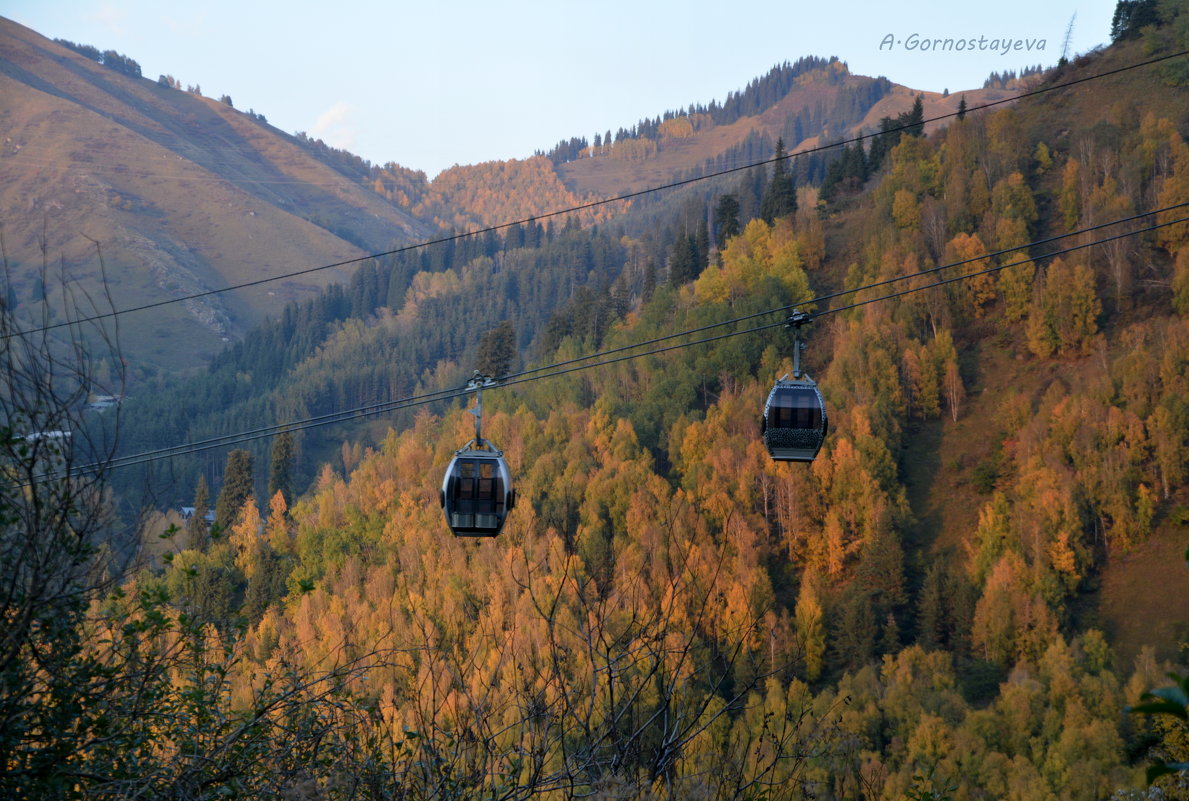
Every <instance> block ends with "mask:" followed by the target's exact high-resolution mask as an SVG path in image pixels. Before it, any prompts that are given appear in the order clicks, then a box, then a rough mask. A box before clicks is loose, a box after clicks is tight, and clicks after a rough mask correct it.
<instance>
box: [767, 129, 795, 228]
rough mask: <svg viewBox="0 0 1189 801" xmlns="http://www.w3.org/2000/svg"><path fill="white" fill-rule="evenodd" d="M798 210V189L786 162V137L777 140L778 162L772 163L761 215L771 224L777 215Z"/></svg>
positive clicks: (781, 215) (784, 214)
mask: <svg viewBox="0 0 1189 801" xmlns="http://www.w3.org/2000/svg"><path fill="white" fill-rule="evenodd" d="M796 211H797V191H796V189H795V188H794V187H793V176H792V173H790V172H789V169H788V164H786V163H785V153H784V139H777V140H776V163H775V164H773V165H772V180H771V181H770V182H769V184H768V188H767V189H766V190H764V199H763V201H762V202H761V203H760V217H762V218H763V220H764V222H766V223H768V224H769V225H771V224H772V222H773V221H774V220H775V219H776V218H777V217H785V216H787V215H789V214H793V213H794V212H796Z"/></svg>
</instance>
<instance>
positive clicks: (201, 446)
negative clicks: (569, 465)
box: [41, 203, 1189, 478]
mask: <svg viewBox="0 0 1189 801" xmlns="http://www.w3.org/2000/svg"><path fill="white" fill-rule="evenodd" d="M1184 205H1186V204H1183V203H1182V204H1177V205H1174V206H1170V207H1169V208H1170V209H1173V208H1178V207H1180V206H1184ZM1163 211H1164V209H1161V210H1158V211H1156V212H1152V213H1161V212H1163ZM1144 216H1148V215H1144ZM1116 222H1120V221H1116ZM1185 222H1189V217H1182V218H1179V219H1176V220H1169V221H1166V222H1161V223H1155V224H1153V225H1150V226H1147V227H1144V228H1138V229H1135V230H1133V231H1126V232H1124V233H1121V234H1116V235H1113V236H1109V237H1105V238H1103V239H1098V240H1094V241H1091V242H1083V243H1080V244H1077V245H1071V246H1069V247H1067V248H1062V249H1060V250H1055V251H1051V252H1049V253H1045V254H1041V255H1040V256H1037V257H1035V258H1032V257H1029V258H1025V259H1021V260H1019V261H1015V262H1010V263H1008V264H1002V265H997V266H994V267H990V268H987V269H985V270H979V271H976V272H973V273H965V274H963V275H959V276H954V277H952V278H945V279H942V280H940V281H936V282H933V283H930V284H926V285H924V286H920V287H912V288H910V289H906V290H903V291H900V292H895V293H890V294H887V295H882V296H879V297H876V298H870V299H867V300H863V301H858V302H855V303H852V304H848V305H846V306H839V307H836V308H832V309H825V310H822V311H817V312H810V313H808V314H809V319H810V320H812V319H816V318H818V317H824V316H826V315H828V314H835V313H838V312H842V311H847V310H850V309H854V308H858V307H860V306H866V305H869V304H871V303H876V302H878V301H882V300H890V299H892V298H898V297H904V296H906V295H910V294H913V293H914V292H920V291H923V290H926V289H933V288H936V287H939V286H944V285H946V284H951V283H955V282H957V281H962V280H965V279H967V278H974V277H977V276H981V275H987V274H990V273H995V272H999V271H1001V270H1005V269H1007V268H1009V267H1016V266H1019V265H1022V264H1027V263H1029V262H1035V261H1038V260H1042V259H1049V258H1053V257H1056V256H1061V255H1064V254H1066V253H1071V252H1073V251H1077V250H1083V249H1085V248H1088V247H1092V246H1094V245H1101V244H1105V243H1107V242H1113V241H1117V240H1121V239H1125V238H1128V237H1132V236H1136V235H1138V234H1143V233H1148V232H1150V231H1155V230H1157V229H1159V228H1165V227H1168V226H1170V225H1177V224H1179V223H1185ZM1104 225H1107V224H1104ZM1100 227H1101V226H1100ZM983 258H987V257H986V256H980V257H978V259H974V260H975V261H977V260H981V259H983ZM968 261H969V260H968ZM933 269H934V271H936V269H938V268H933ZM922 274H923V273H922ZM905 277H917V275H916V274H914V275H911V276H905ZM887 283H890V281H887V280H885V281H879V282H875V283H873V284H871V285H870V286H869V287H868V286H864V287H857V288H855V289H851V290H847V291H845V292H839V293H834V294H833V295H832V296H831V297H837V296H839V295H844V294H853V293H856V292H861V291H863V290H865V289H868V288H871V287H877V286H883V285H886V284H887ZM801 305H804V304H801ZM789 308H791V307H780V308H777V309H773V310H769V311H767V312H762V313H760V314H772V313H776V312H779V311H787V310H788V309H789ZM750 317H752V316H748V317H741V318H737V319H736V320H731V321H726V322H723V323H717V324H715V326H721V325H726V324H729V323H732V322H742V321H745V320H747V319H750ZM785 324H786V321H785V320H780V321H777V322H773V323H766V324H764V325H759V326H754V327H752V328H748V329H744V330H740V331H728V332H726V333H723V334H718V335H715V336H711V337H704V338H702V339H697V340H692V341H690V342H679V343H676V344H673V345H668V346H665V347H661V348H654V349H652V350H649V351H644V352H641V353H629V354H625V355H621V356H616V357H615V358H610V359H603V360H602V361H597V362H589V363H587V364H578V365H574V364H573V362H574V361H575V360H568V361H566V362H558V363H556V364H554V365H547V366H546V367H544V368H540V370H538V371H537V372H539V373H542V374H539V375H519V376H516V377H508V378H501V379H500V380H499V382H498V384H497V387H503V386H514V385H516V384H523V383H528V382H530V381H538V380H541V379H545V378H554V377H557V376H561V375H567V374H570V373H574V372H578V371H581V370H586V369H590V368H593V367H602V366H606V365H609V364H616V363H619V362H624V361H630V360H632V359H637V358H641V357H644V356H654V355H658V354H662V353H667V352H669V351H673V350H680V349H682V348H687V347H692V346H694V345H702V344H707V343H710V342H716V341H719V340H723V339H728V338H731V337H735V336H742V335H744V334H753V333H758V332H760V331H765V330H768V329H772V328H776V327H779V326H783V325H785ZM708 327H713V326H704V327H702V328H696V329H690V330H689V331H684V332H679V333H676V334H670V335H668V336H666V337H664V338H661V339H658V340H655V341H662V340H663V339H672V338H675V337H679V336H687V335H689V334H690V333H696V332H699V331H702V330H706V329H707V328H708ZM650 342H651V341H650ZM644 344H648V343H647V342H646V343H636V344H635V345H631V346H625V347H624V348H621V349H616V350H612V351H607V352H606V354H592V355H591V356H588V357H585V358H586V359H590V358H596V357H598V356H601V355H607V354H611V353H615V352H618V351H621V350H623V349H630V348H635V347H641V346H642V345H644ZM557 367H564V369H554V368H557ZM547 370H548V371H550V372H544V371H547ZM469 391H470V390H468V389H467V387H465V386H464V387H459V388H455V389H447V390H438V391H436V392H432V393H425V394H423V395H418V396H412V397H409V398H402V399H398V400H393V401H384V402H381V403H376V404H370V405H367V406H363V407H357V408H355V409H350V410H344V411H342V412H335V413H330V414H327V415H322V416H320V417H318V418H308V419H306V420H301V421H296V422H293V423H286V424H279V425H276V426H268V427H262V428H260V429H256V430H254V431H250V432H244V433H243V434H238V435H225V436H223V437H217V438H212V439H211V440H204V441H201V442H199V443H186V444H184V445H179V446H174V447H173V448H165V449H159V450H158V451H152V452H144V453H138V454H132V455H130V456H128V457H117V458H116V459H113V460H109V461H108V462H106V463H104V464H98V463H96V464H91V465H84V466H82V467H79V468H75V469H74V471H72V472H83V471H87V470H91V469H96V468H98V467H104V468H105V469H114V468H118V467H130V466H135V465H138V464H145V463H148V462H154V461H160V460H162V459H169V458H173V457H175V456H188V455H192V454H194V453H198V452H201V451H205V450H210V449H212V448H217V447H221V446H224V445H234V444H240V443H243V442H250V441H253V440H257V439H263V438H264V437H267V436H272V435H273V434H276V433H279V432H280V431H282V430H289V431H304V430H306V429H309V428H316V427H319V426H322V425H328V424H330V423H334V422H346V421H348V420H352V419H356V418H361V417H368V416H372V415H375V414H383V413H386V412H392V411H399V410H402V409H405V408H412V407H416V406H422V405H425V404H429V403H434V402H437V401H444V400H452V399H454V398H457V397H463V396H465V395H466V394H467V393H468V392H469ZM329 418H334V419H329ZM216 440H218V441H216ZM56 475H57V474H56V473H47V474H45V475H43V476H41V478H49V477H55V476H56Z"/></svg>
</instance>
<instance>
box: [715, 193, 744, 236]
mask: <svg viewBox="0 0 1189 801" xmlns="http://www.w3.org/2000/svg"><path fill="white" fill-rule="evenodd" d="M714 226H715V232H716V234H717V235H716V236H715V239H714V241H715V244H716V245H718V248H719V250H721V249H722V247H723V245H724V244H726V241H727V240H728V239H730V238H731V237H733V236H737V235H738V234H739V198H738V196H736V195H734V194H732V193H730V192H728V193H727V194H725V195H722V196H720V197H719V199H718V205H717V206H715V207H714Z"/></svg>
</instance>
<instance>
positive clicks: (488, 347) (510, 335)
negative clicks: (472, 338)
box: [475, 320, 516, 377]
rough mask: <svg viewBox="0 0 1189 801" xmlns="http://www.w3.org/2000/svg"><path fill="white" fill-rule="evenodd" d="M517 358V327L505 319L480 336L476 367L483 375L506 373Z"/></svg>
mask: <svg viewBox="0 0 1189 801" xmlns="http://www.w3.org/2000/svg"><path fill="white" fill-rule="evenodd" d="M515 359H516V329H515V328H513V327H512V323H511V321H509V320H504V321H503V322H502V323H500V324H499V325H497V326H496V327H495V328H493V329H491V330H490V331H487V332H485V333H484V334H483V336H482V337H480V338H479V352H478V354H477V355H476V357H475V369H476V370H478V371H479V372H480V373H482V374H483V375H489V376H493V377H495V376H501V375H506V374H507V373H508V370H509V369H510V368H511V367H512V362H513V361H515Z"/></svg>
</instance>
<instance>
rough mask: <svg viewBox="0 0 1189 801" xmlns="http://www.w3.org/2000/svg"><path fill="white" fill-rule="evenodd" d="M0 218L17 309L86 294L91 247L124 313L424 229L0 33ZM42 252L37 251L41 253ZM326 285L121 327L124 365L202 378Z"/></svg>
mask: <svg viewBox="0 0 1189 801" xmlns="http://www.w3.org/2000/svg"><path fill="white" fill-rule="evenodd" d="M0 87H2V89H0V91H2V92H3V95H4V97H5V98H6V102H5V106H4V116H3V123H2V128H3V130H2V131H0V134H2V137H3V140H4V148H3V157H2V158H0V175H2V181H0V187H2V188H0V203H2V204H3V208H4V209H5V210H6V211H5V219H4V232H5V244H6V249H7V255H8V259H9V268H10V276H11V279H12V284H13V287H14V290H15V292H16V295H17V298H18V299H20V300H27V299H31V298H32V296H33V295H34V294H35V293H36V292H37V291H38V288H37V286H36V285H37V284H38V282H39V273H40V269H41V267H42V264H43V254H42V247H43V245H44V253H45V258H46V259H47V260H48V261H49V263H50V267H51V270H50V272H51V280H50V281H48V282H47V283H48V284H49V286H50V292H51V294H56V292H57V290H55V289H54V287H59V286H60V285H61V280H60V277H59V276H58V275H57V273H58V268H59V265H61V266H62V267H63V268H64V269H65V271H66V275H67V276H68V278H69V280H71V281H76V282H78V286H79V287H81V288H82V289H84V290H85V291H87V292H89V293H92V294H94V293H96V292H97V290H98V289H99V276H98V259H97V258H96V255H95V247H94V244H93V242H92V240H96V241H98V242H100V243H101V244H102V248H103V257H104V260H105V262H106V266H107V272H108V281H109V288H110V291H111V293H112V295H113V297H114V298H115V299H116V304H117V306H119V307H122V308H126V307H129V306H133V305H139V304H142V303H149V302H154V301H159V300H164V299H167V298H170V297H176V296H177V295H181V294H191V293H194V292H199V291H203V290H206V289H212V288H218V287H221V286H225V285H227V284H231V283H242V282H245V281H251V280H255V279H258V278H264V277H268V276H271V275H275V274H278V273H281V272H286V271H290V270H294V269H300V268H303V267H313V266H317V265H319V264H324V263H327V262H331V261H337V260H342V259H348V258H351V257H354V256H358V255H361V254H363V253H366V252H369V251H373V250H378V249H384V248H388V247H391V246H392V245H393V244H394V243H401V242H407V241H410V240H411V239H415V238H419V237H421V236H423V235H424V234H425V233H426V232H427V231H428V230H429V228H427V227H426V226H425V225H424V224H423V223H420V222H419V221H417V220H416V219H415V218H414V217H412V216H411V215H409V214H408V213H407V212H404V211H402V210H400V209H399V208H396V207H395V206H393V205H392V204H391V203H388V202H387V201H386V200H384V199H383V198H379V197H377V196H376V195H375V194H374V193H372V192H370V191H369V190H367V189H366V188H364V187H362V186H360V185H359V184H358V183H357V182H354V181H352V180H350V179H349V178H347V177H345V176H343V175H341V174H340V173H338V172H336V171H335V170H334V169H332V168H331V167H330V166H328V165H327V164H325V163H322V162H320V161H318V160H317V159H315V158H312V157H311V155H310V154H309V153H308V152H307V151H306V150H305V149H303V148H302V147H300V146H299V145H298V143H297V142H296V141H295V140H293V139H292V137H289V136H286V135H284V134H282V133H281V132H279V131H276V130H275V129H272V128H270V127H268V126H267V125H262V124H261V123H259V122H258V121H256V120H254V119H252V118H250V117H249V116H247V115H245V114H242V113H240V112H237V111H235V110H234V109H232V108H231V107H229V106H227V105H225V104H222V103H218V102H216V101H214V100H211V99H209V98H204V97H202V96H200V95H197V94H193V93H190V92H183V91H180V90H178V89H173V88H169V87H166V86H162V85H160V84H158V83H157V82H155V81H149V80H147V79H135V78H132V77H129V76H126V75H122V74H118V73H116V72H114V71H113V70H111V69H106V68H104V67H102V66H100V65H99V64H96V63H94V62H92V61H90V60H88V59H86V58H84V57H82V56H81V55H79V54H77V53H74V52H72V51H70V50H67V49H66V48H63V47H61V46H59V45H57V44H54V43H51V42H49V41H47V40H45V39H43V38H42V37H40V36H38V35H36V34H34V33H32V32H31V31H28V30H26V29H23V28H21V27H20V26H18V25H16V24H14V23H12V22H9V21H7V20H0ZM43 240H44V242H43ZM345 275H346V273H344V272H342V271H339V272H337V273H335V272H325V273H319V274H314V275H311V276H306V277H303V278H301V279H300V280H290V281H285V282H278V283H276V284H272V285H267V286H265V287H262V288H257V289H252V290H246V291H242V292H238V293H233V294H228V295H220V296H214V297H209V298H204V299H201V300H197V301H193V302H190V303H188V304H187V308H185V309H183V308H181V307H180V306H178V307H167V308H165V309H162V310H157V311H154V312H150V313H147V314H139V315H129V316H127V318H126V320H125V321H123V334H124V335H125V336H124V340H125V342H126V343H127V351H128V355H129V356H130V357H132V358H133V359H134V360H141V359H143V360H146V361H148V362H151V363H155V364H156V365H158V366H168V367H174V368H176V367H179V366H189V365H193V364H197V363H201V362H202V361H205V360H206V359H207V358H209V357H210V356H211V355H212V354H213V353H214V352H215V351H216V350H217V349H218V348H220V347H221V343H223V342H226V341H227V340H228V338H232V337H237V336H238V335H239V334H240V333H241V332H242V331H243V330H244V328H245V327H246V326H248V325H250V324H252V323H253V322H255V321H257V320H259V319H261V317H262V316H263V315H264V314H266V313H269V312H274V313H275V312H276V311H279V309H280V308H281V306H282V305H284V303H286V302H288V301H291V300H294V299H299V298H302V297H308V296H309V294H310V292H311V291H313V290H316V289H317V288H318V287H321V286H324V285H325V284H326V283H327V282H328V281H331V280H343V278H344V277H345Z"/></svg>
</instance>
